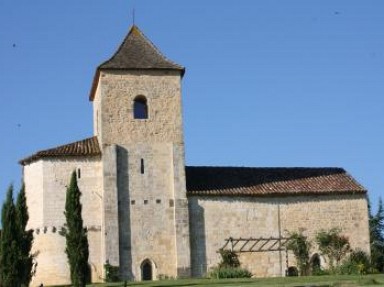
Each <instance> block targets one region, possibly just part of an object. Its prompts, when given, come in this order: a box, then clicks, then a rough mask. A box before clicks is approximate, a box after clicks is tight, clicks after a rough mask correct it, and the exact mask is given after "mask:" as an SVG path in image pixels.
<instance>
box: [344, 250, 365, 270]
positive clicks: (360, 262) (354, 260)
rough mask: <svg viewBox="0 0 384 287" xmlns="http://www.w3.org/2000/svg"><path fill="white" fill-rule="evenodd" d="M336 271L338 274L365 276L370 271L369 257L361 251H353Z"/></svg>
mask: <svg viewBox="0 0 384 287" xmlns="http://www.w3.org/2000/svg"><path fill="white" fill-rule="evenodd" d="M338 269H339V270H338V271H339V272H338V273H340V274H355V275H362V274H367V273H368V272H369V270H370V259H369V256H368V255H367V254H366V253H365V252H364V251H362V250H354V251H352V252H351V254H350V255H349V256H348V258H347V260H345V261H344V262H343V263H342V264H341V265H340V267H339V268H338Z"/></svg>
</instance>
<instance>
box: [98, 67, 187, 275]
mask: <svg viewBox="0 0 384 287" xmlns="http://www.w3.org/2000/svg"><path fill="white" fill-rule="evenodd" d="M139 95H140V96H144V97H145V98H146V99H147V105H148V118H147V119H134V116H133V103H134V99H135V97H136V96H139ZM94 108H95V109H98V112H96V113H94V115H95V114H96V115H97V114H98V117H99V120H95V119H94V123H95V126H98V127H99V128H96V130H97V132H98V135H99V141H100V144H101V146H102V148H103V166H109V165H113V164H114V161H115V162H116V164H117V167H116V184H117V194H118V206H115V207H114V208H115V209H111V210H104V212H105V214H106V215H107V214H112V212H116V210H118V219H119V226H118V227H116V228H115V229H114V231H113V233H114V234H118V235H116V236H118V237H119V238H116V237H112V238H110V239H111V240H112V241H114V242H115V241H116V242H119V265H120V268H121V272H122V275H123V278H126V279H134V280H141V279H142V274H141V265H142V263H143V262H144V261H145V260H149V261H150V262H151V263H152V266H153V267H154V272H153V273H154V276H153V277H154V278H156V276H160V275H166V276H171V277H178V276H184V275H189V268H190V253H189V226H188V208H187V204H186V202H187V200H186V193H185V171H184V166H185V164H184V143H183V128H182V115H181V92H180V74H179V73H178V72H172V71H158V72H156V71H145V72H139V71H137V72H135V71H130V72H129V73H128V72H118V71H114V72H112V71H108V72H101V75H100V81H99V84H98V88H97V90H96V97H95V102H94ZM98 121H100V123H98ZM111 148H112V149H113V148H115V150H116V151H115V152H116V154H115V155H114V154H113V153H111V152H110V151H111ZM106 151H108V152H106ZM105 179H106V177H105V176H104V180H105ZM107 185H108V186H110V184H107ZM107 185H106V184H104V189H106V187H107ZM108 188H109V187H108ZM111 192H112V191H111ZM110 224H114V223H113V222H108V220H107V219H106V220H105V226H106V228H107V227H108V225H110ZM109 234H110V233H109ZM111 253H113V251H112V250H110V251H106V254H105V257H106V258H109V257H112V258H116V256H115V255H112V254H111ZM115 264H116V263H115Z"/></svg>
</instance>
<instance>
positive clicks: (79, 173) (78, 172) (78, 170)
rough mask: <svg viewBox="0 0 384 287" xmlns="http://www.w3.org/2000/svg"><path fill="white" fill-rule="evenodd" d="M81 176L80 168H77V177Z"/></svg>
mask: <svg viewBox="0 0 384 287" xmlns="http://www.w3.org/2000/svg"><path fill="white" fill-rule="evenodd" d="M80 177H81V171H80V168H78V169H77V178H80Z"/></svg>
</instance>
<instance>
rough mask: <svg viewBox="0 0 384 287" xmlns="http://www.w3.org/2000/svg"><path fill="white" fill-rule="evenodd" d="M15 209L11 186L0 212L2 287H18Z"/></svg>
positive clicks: (18, 253) (17, 232) (17, 245)
mask: <svg viewBox="0 0 384 287" xmlns="http://www.w3.org/2000/svg"><path fill="white" fill-rule="evenodd" d="M16 218H17V216H16V208H15V204H14V201H13V186H12V185H11V186H10V187H9V189H8V192H7V197H6V200H5V202H4V204H3V208H2V211H1V224H2V228H3V229H2V232H1V242H0V255H1V256H0V266H1V283H2V286H3V287H17V286H20V284H21V282H20V266H19V258H20V251H19V242H18V237H19V229H18V224H15V223H17V220H16Z"/></svg>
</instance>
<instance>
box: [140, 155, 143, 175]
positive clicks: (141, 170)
mask: <svg viewBox="0 0 384 287" xmlns="http://www.w3.org/2000/svg"><path fill="white" fill-rule="evenodd" d="M140 172H141V174H144V159H141V160H140Z"/></svg>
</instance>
